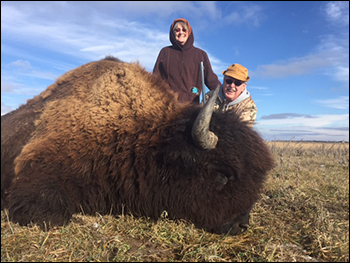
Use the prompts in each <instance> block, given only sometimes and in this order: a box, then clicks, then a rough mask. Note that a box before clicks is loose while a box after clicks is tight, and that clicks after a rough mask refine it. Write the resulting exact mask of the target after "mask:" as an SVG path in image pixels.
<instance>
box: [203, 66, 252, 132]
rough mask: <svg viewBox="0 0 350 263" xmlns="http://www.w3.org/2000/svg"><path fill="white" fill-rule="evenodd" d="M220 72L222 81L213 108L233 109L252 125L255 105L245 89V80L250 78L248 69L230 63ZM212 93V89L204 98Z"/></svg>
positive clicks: (220, 109)
mask: <svg viewBox="0 0 350 263" xmlns="http://www.w3.org/2000/svg"><path fill="white" fill-rule="evenodd" d="M222 74H223V75H224V83H223V84H222V85H221V86H220V90H219V95H218V98H217V99H216V102H215V106H214V110H219V111H222V112H224V111H229V110H233V111H235V112H236V113H238V114H239V116H240V118H241V120H243V121H246V122H248V125H249V126H250V127H253V125H254V122H255V119H256V113H257V107H256V105H255V102H254V100H253V99H252V97H251V95H250V93H249V91H248V90H247V82H248V81H249V79H250V77H249V76H248V69H247V68H246V67H243V66H242V65H240V64H232V65H231V66H229V67H228V69H227V70H224V71H223V72H222ZM212 94H213V91H209V92H208V93H206V100H208V99H209V98H210V97H211V95H212Z"/></svg>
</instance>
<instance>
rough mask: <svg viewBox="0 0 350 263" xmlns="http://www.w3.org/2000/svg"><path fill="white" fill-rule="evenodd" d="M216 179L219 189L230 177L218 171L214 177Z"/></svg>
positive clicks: (216, 186)
mask: <svg viewBox="0 0 350 263" xmlns="http://www.w3.org/2000/svg"><path fill="white" fill-rule="evenodd" d="M214 180H215V188H216V189H217V190H218V191H220V190H222V189H223V188H224V186H225V185H226V184H227V182H228V178H227V177H226V176H225V175H223V174H222V173H217V174H216V175H215V177H214Z"/></svg>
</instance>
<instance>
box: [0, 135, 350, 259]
mask: <svg viewBox="0 0 350 263" xmlns="http://www.w3.org/2000/svg"><path fill="white" fill-rule="evenodd" d="M268 145H269V147H270V148H271V151H272V153H273V155H274V157H275V159H276V164H277V165H276V167H275V168H274V169H273V170H272V171H271V172H270V173H269V179H268V181H267V182H266V185H265V190H264V193H263V194H262V196H261V199H260V200H259V202H258V203H257V204H256V205H255V207H254V209H253V211H252V214H251V224H250V227H249V228H248V230H247V231H245V232H242V233H240V234H239V235H237V236H225V235H216V234H211V233H207V232H205V231H203V230H201V229H196V228H195V227H194V226H193V225H192V224H190V223H188V222H183V221H179V222H178V221H177V222H175V221H172V220H169V219H168V218H167V216H166V212H164V214H163V215H162V217H161V218H160V219H159V220H158V221H157V222H152V221H151V220H149V219H147V218H134V217H133V216H131V215H122V216H120V217H112V216H110V215H105V216H102V215H96V216H94V217H92V216H84V215H75V216H74V218H73V219H72V221H71V223H70V224H69V225H67V226H64V227H57V228H54V229H51V230H49V231H46V232H45V231H41V230H40V229H39V228H38V227H37V226H35V225H32V226H28V227H21V226H19V225H17V224H14V223H13V222H10V221H9V220H8V218H7V213H6V211H5V212H4V211H2V212H1V261H2V262H8V261H16V262H20V261H36V262H41V261H65V262H70V261H134V262H135V261H138V262H141V261H143V262H151V261H152V262H161V261H162V262H200V261H202V262H247V261H249V262H349V144H348V143H315V142H268Z"/></svg>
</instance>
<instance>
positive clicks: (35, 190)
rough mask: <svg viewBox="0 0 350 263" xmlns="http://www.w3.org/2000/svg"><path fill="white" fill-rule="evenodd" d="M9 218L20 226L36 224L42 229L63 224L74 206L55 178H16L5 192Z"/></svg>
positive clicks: (69, 216)
mask: <svg viewBox="0 0 350 263" xmlns="http://www.w3.org/2000/svg"><path fill="white" fill-rule="evenodd" d="M8 202H9V204H8V210H9V216H10V219H11V220H12V221H14V222H18V223H19V224H20V225H27V224H29V223H31V222H32V223H36V224H38V225H39V226H40V227H41V228H43V229H46V228H47V227H50V226H57V225H64V224H66V223H68V222H69V220H70V218H71V216H72V214H73V213H74V206H73V204H72V202H71V200H70V198H69V196H68V195H67V194H66V192H65V191H64V189H62V187H60V185H59V184H58V183H57V181H56V180H55V179H54V178H50V177H45V176H41V177H35V178H33V177H32V178H29V177H25V178H19V179H15V180H14V183H13V185H12V186H11V187H10V189H9V191H8Z"/></svg>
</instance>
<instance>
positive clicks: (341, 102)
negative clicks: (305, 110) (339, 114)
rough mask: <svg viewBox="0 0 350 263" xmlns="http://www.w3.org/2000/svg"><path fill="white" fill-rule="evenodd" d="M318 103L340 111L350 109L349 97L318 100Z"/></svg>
mask: <svg viewBox="0 0 350 263" xmlns="http://www.w3.org/2000/svg"><path fill="white" fill-rule="evenodd" d="M316 102H317V103H319V104H321V105H322V106H325V107H328V108H333V109H340V110H347V109H349V96H341V97H339V98H337V99H326V100H316Z"/></svg>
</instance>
